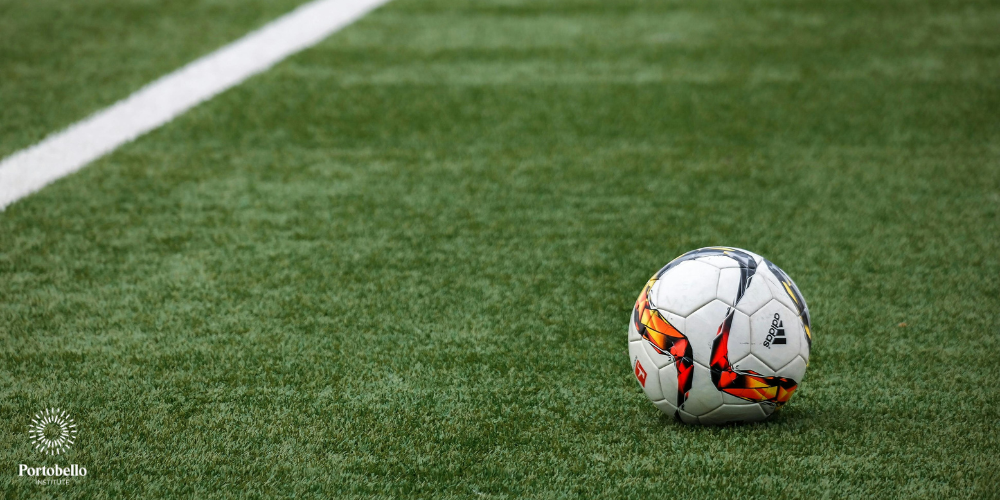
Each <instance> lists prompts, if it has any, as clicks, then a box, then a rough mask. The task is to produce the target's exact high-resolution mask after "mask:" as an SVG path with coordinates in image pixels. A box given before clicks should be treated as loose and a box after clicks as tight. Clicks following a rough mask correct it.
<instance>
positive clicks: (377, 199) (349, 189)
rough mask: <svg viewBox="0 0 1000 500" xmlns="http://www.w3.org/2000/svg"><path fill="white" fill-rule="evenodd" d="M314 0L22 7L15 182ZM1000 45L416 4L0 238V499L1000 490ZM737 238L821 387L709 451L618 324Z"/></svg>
mask: <svg viewBox="0 0 1000 500" xmlns="http://www.w3.org/2000/svg"><path fill="white" fill-rule="evenodd" d="M296 3H297V2H294V1H282V2H264V1H262V0H261V1H250V2H247V1H242V2H237V1H235V0H215V1H209V0H200V1H195V0H188V1H176V2H168V3H165V4H163V3H159V2H152V1H139V0H131V1H128V2H111V1H94V2H86V3H83V2H57V1H44V2H42V1H36V0H0V156H6V155H8V154H10V153H12V152H14V151H17V150H19V149H21V148H23V147H26V146H29V145H31V144H33V143H34V142H36V141H38V140H40V139H41V138H43V137H44V136H45V135H47V134H49V133H51V132H54V131H56V130H59V129H60V128H62V127H65V126H67V125H69V124H71V123H73V122H75V121H76V120H79V119H81V118H84V117H85V116H86V115H87V114H89V113H91V112H94V111H96V110H99V109H101V108H103V107H105V106H107V105H109V104H111V103H113V102H114V101H116V100H117V99H120V98H122V97H125V96H126V95H128V93H129V92H131V91H133V90H135V89H137V88H139V87H141V86H142V85H143V84H144V83H146V82H148V81H150V80H152V79H154V78H156V77H157V76H159V75H161V74H163V73H166V72H168V71H170V70H172V69H174V68H176V67H178V66H180V65H182V64H184V63H185V62H187V61H190V60H192V59H194V58H196V57H198V56H199V55H201V54H204V53H207V52H210V51H211V50H214V49H215V48H216V47H218V46H221V45H223V44H225V43H227V42H228V41H231V40H233V39H235V38H237V37H239V36H240V35H241V34H243V33H245V32H246V31H248V30H250V29H252V28H253V27H256V26H260V25H262V24H264V23H266V22H267V21H268V20H270V19H272V18H274V17H276V16H277V15H280V14H281V13H282V12H285V11H287V10H289V9H290V8H292V7H293V6H294V5H295V4H296ZM53 19H55V20H57V21H58V22H57V23H55V27H53V23H51V22H50V21H51V20H53ZM998 26H1000V4H998V3H996V2H990V1H964V0H963V1H934V2H928V1H916V0H886V1H881V2H868V1H859V0H841V1H828V0H822V1H811V2H806V1H795V0H761V1H755V2H748V1H741V0H704V1H698V2H694V1H674V2H645V1H639V0H601V1H597V0H561V1H553V2H544V3H542V2H529V1H517V0H495V1H476V2H471V1H460V0H430V1H419V0H396V1H394V2H393V3H390V4H389V5H387V6H386V7H384V8H381V9H379V10H377V11H375V12H374V13H372V14H370V15H369V16H367V17H365V18H363V19H362V20H360V21H359V22H358V23H356V24H354V25H352V26H350V27H348V28H347V29H345V30H344V31H342V32H340V33H337V34H335V35H334V36H333V37H331V38H330V39H328V40H326V41H325V42H323V43H321V44H320V45H319V46H317V47H315V48H312V49H310V50H308V51H306V52H303V53H301V54H299V55H297V56H294V57H292V58H290V59H289V60H286V61H284V62H283V63H281V64H279V65H278V66H277V67H275V68H274V69H273V70H271V71H269V72H267V73H264V74H262V75H260V76H257V77H255V78H253V79H251V80H250V81H248V82H247V83H245V84H243V85H242V86H239V87H237V88H235V89H233V90H231V91H229V92H226V93H225V94H223V95H221V96H219V97H217V98H216V99H214V100H212V101H210V102H208V103H205V104H203V105H201V106H199V107H198V108H196V109H194V110H193V111H191V112H189V113H187V114H185V115H183V116H181V117H180V118H178V119H177V120H175V121H173V122H171V123H170V124H168V125H166V126H165V127H163V128H161V129H159V130H156V131H154V132H152V133H150V134H149V135H147V136H145V137H143V138H141V139H139V140H137V141H136V142H134V143H131V144H129V145H127V146H125V147H123V148H121V149H119V150H118V151H116V152H115V153H113V154H112V155H110V156H108V157H105V158H103V159H101V160H99V161H97V162H95V163H94V164H92V165H91V166H89V167H88V168H86V169H85V170H83V171H81V172H80V173H78V174H75V175H72V176H70V177H67V178H65V179H62V180H60V181H58V182H56V183H55V184H53V185H51V186H49V187H47V188H45V189H44V190H42V191H41V192H39V193H37V194H35V195H32V196H30V197H28V198H26V199H24V200H21V201H19V202H17V203H15V204H13V205H11V206H10V207H8V208H7V209H6V211H3V212H0V417H2V418H0V493H2V495H0V496H3V497H9V498H35V497H47V496H62V497H73V498H113V497H136V498H150V497H170V496H185V497H192V498H207V497H219V498H226V497H238V496H245V497H252V498H271V497H276V496H291V495H299V496H303V497H355V498H368V497H373V496H380V497H409V496H416V497H422V498H519V497H533V498H564V497H580V498H587V497H623V498H637V499H645V500H649V499H656V498H684V499H713V500H717V499H729V498H762V499H763V498H1000V437H998V436H1000V343H998V334H1000V321H998V319H997V313H998V309H1000V308H998V306H1000V259H998V257H1000V84H998V82H1000V29H997V27H998ZM43 28H44V29H43ZM718 244H725V245H733V246H739V247H743V248H747V249H750V250H752V251H755V252H758V253H760V254H762V255H764V256H767V257H768V258H769V259H771V260H772V261H774V262H775V263H776V264H778V265H779V266H781V267H782V268H784V269H785V270H786V271H787V272H788V273H789V274H790V275H791V276H792V277H793V278H795V280H796V282H797V283H798V285H799V286H800V288H801V289H802V291H803V293H804V294H805V297H806V298H807V299H808V300H809V305H810V309H811V310H812V313H813V323H814V343H813V350H812V356H811V359H810V362H811V364H810V367H809V371H808V373H807V375H806V378H805V381H804V383H803V384H802V385H801V388H800V389H799V391H798V392H797V393H796V395H795V397H794V398H792V401H791V403H790V404H789V405H788V406H786V407H785V408H784V409H783V410H782V411H780V412H779V413H778V414H777V415H776V416H775V417H774V418H772V419H770V420H769V421H767V422H764V423H761V424H750V425H731V426H726V427H721V428H702V427H689V426H684V425H682V424H679V423H676V422H674V421H673V420H672V419H670V418H668V417H666V416H663V415H661V414H660V413H659V412H658V410H656V408H654V407H653V406H652V405H651V404H650V403H649V402H648V401H647V399H646V397H645V396H644V395H643V394H642V392H641V390H640V388H639V387H638V385H637V384H636V383H635V380H634V378H633V377H632V373H631V369H630V366H629V361H628V355H627V346H626V328H627V324H628V319H629V314H630V312H631V308H632V305H633V303H634V301H635V298H636V296H637V295H638V293H639V291H640V290H641V288H642V286H643V285H644V284H645V282H646V279H647V278H649V276H650V275H651V274H652V273H653V272H655V271H656V270H657V269H659V267H660V266H662V265H663V264H665V263H666V262H667V261H669V260H670V259H672V258H673V257H675V256H677V255H679V254H681V253H683V252H684V251H687V250H690V249H693V248H697V247H701V246H706V245H718ZM50 406H58V407H61V408H63V409H66V410H69V411H70V412H71V413H72V414H73V416H74V418H75V419H76V421H77V423H78V424H79V427H80V434H79V440H78V442H77V444H76V445H75V446H74V447H73V448H72V449H71V450H70V451H69V452H68V454H66V455H64V456H61V457H59V458H58V459H56V458H46V457H43V456H41V455H39V454H38V453H36V452H34V451H33V450H32V445H31V443H30V440H29V439H28V436H27V427H28V424H29V422H30V419H31V416H32V415H33V414H34V413H35V412H37V411H38V410H41V409H43V408H47V407H50ZM21 463H27V464H31V465H33V466H34V465H41V464H53V463H59V464H63V465H65V464H68V463H76V464H81V465H84V466H86V467H87V469H88V471H89V473H88V475H87V477H85V478H79V479H75V480H74V481H73V482H72V483H71V484H70V485H56V486H53V485H36V484H35V482H34V479H29V478H27V477H18V476H17V467H18V464H21Z"/></svg>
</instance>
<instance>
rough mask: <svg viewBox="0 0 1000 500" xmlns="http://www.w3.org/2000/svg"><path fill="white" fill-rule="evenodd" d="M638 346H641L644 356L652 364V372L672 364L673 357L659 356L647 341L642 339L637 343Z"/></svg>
mask: <svg viewBox="0 0 1000 500" xmlns="http://www.w3.org/2000/svg"><path fill="white" fill-rule="evenodd" d="M639 345H641V346H642V348H643V350H645V351H646V356H648V357H649V359H650V361H652V362H653V365H654V370H659V369H660V368H663V367H664V366H667V365H669V364H672V363H673V362H674V357H673V356H671V355H669V354H660V353H659V352H657V351H656V348H655V347H653V345H652V344H650V343H649V341H647V340H646V339H642V340H641V341H640V342H639Z"/></svg>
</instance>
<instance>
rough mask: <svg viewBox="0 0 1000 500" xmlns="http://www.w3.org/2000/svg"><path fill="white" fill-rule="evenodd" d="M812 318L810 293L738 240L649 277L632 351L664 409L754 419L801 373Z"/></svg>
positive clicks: (702, 417) (788, 392) (694, 419)
mask: <svg viewBox="0 0 1000 500" xmlns="http://www.w3.org/2000/svg"><path fill="white" fill-rule="evenodd" d="M809 327H810V324H809V308H808V307H807V306H806V302H805V299H803V298H802V294H801V293H800V292H799V289H798V288H797V287H796V286H795V283H793V282H792V279H791V278H789V277H788V275H787V274H785V272H784V271H782V270H781V269H779V268H778V266H775V265H774V264H772V263H771V262H770V261H768V260H767V259H765V258H763V257H761V256H760V255H757V254H754V253H751V252H748V251H746V250H740V249H738V248H729V247H709V248H701V249H698V250H693V251H691V252H688V253H686V254H684V255H681V256H680V257H678V258H676V259H674V260H673V261H671V262H670V263H669V264H667V265H666V266H664V267H663V269H660V270H659V271H658V272H657V273H656V274H655V275H653V277H652V278H650V279H649V281H648V282H647V283H646V286H645V287H644V288H643V289H642V293H640V294H639V299H638V300H636V302H635V309H634V310H633V311H632V321H631V322H630V323H629V328H628V352H629V357H630V358H631V359H632V370H633V372H634V373H635V377H636V379H637V380H638V381H639V385H641V386H642V390H643V392H645V393H646V396H647V397H648V398H649V399H650V400H651V401H652V402H653V404H654V405H656V407H657V408H659V409H660V411H662V412H663V413H666V414H668V415H674V416H676V417H677V418H678V419H680V420H681V421H683V422H685V423H689V424H694V423H699V424H707V425H711V424H723V423H726V422H743V421H756V420H763V419H765V418H767V417H768V416H769V415H771V414H772V413H773V412H774V411H775V410H776V409H778V408H780V407H781V406H782V405H783V404H785V403H786V402H788V399H789V398H790V397H791V396H792V393H794V392H795V389H796V388H797V387H798V384H799V383H801V382H802V377H803V375H805V373H806V366H807V365H808V364H809V348H810V346H811V345H812V332H811V331H810V329H809Z"/></svg>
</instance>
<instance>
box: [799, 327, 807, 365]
mask: <svg viewBox="0 0 1000 500" xmlns="http://www.w3.org/2000/svg"><path fill="white" fill-rule="evenodd" d="M801 322H802V321H801V320H799V323H801ZM802 328H803V330H804V329H805V326H804V325H803V327H802ZM799 356H802V359H804V360H806V364H807V365H808V364H809V339H806V338H803V339H802V343H801V348H800V349H799Z"/></svg>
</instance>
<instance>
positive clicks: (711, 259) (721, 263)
mask: <svg viewBox="0 0 1000 500" xmlns="http://www.w3.org/2000/svg"><path fill="white" fill-rule="evenodd" d="M695 260H696V261H698V262H704V263H705V264H710V265H712V266H715V267H717V268H719V269H726V268H730V267H737V268H738V267H740V263H739V262H736V261H735V260H733V259H730V258H729V257H726V256H725V255H710V256H708V257H699V258H697V259H695Z"/></svg>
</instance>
